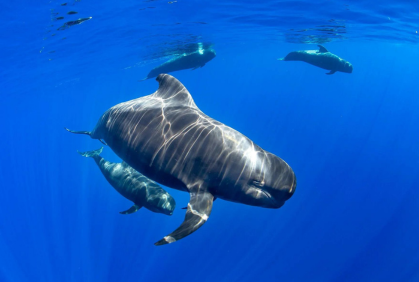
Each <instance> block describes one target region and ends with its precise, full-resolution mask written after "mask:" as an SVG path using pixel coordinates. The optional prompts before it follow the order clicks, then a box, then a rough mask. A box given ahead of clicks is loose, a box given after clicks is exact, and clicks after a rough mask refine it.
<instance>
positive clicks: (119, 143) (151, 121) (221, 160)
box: [74, 74, 297, 245]
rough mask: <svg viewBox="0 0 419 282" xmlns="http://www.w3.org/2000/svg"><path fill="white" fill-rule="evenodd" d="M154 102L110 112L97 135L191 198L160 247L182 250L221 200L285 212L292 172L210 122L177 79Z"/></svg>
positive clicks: (163, 84)
mask: <svg viewBox="0 0 419 282" xmlns="http://www.w3.org/2000/svg"><path fill="white" fill-rule="evenodd" d="M156 80H157V81H158V82H159V89H158V90H157V91H156V92H154V93H153V94H151V95H148V96H145V97H141V98H137V99H134V100H131V101H128V102H125V103H121V104H118V105H116V106H114V107H112V108H110V109H109V110H107V111H106V112H105V113H104V114H103V115H102V117H101V118H100V119H99V121H98V123H97V124H96V127H95V129H94V130H93V131H92V132H88V131H76V132H74V133H80V134H88V135H90V137H91V138H93V139H103V140H105V141H106V142H107V144H108V145H109V147H110V148H111V149H112V150H113V151H114V152H115V153H116V154H117V155H118V156H119V157H120V158H121V159H123V160H124V161H125V162H127V163H128V164H129V165H130V166H132V167H133V168H134V169H136V170H137V171H140V172H141V173H143V174H144V175H146V176H147V177H149V178H150V179H153V180H154V181H157V182H159V183H161V184H163V185H165V186H168V187H171V188H174V189H178V190H181V191H185V192H189V195H190V202H189V204H188V207H187V211H186V215H185V219H184V221H183V223H182V224H181V225H180V226H179V227H178V228H177V229H176V230H175V231H173V232H172V233H171V234H169V235H168V236H166V237H164V238H163V239H162V240H160V241H158V242H157V243H155V245H164V244H168V243H172V242H175V241H177V240H179V239H181V238H183V237H185V236H188V235H189V234H191V233H192V232H194V231H196V230H197V229H198V228H199V227H201V226H202V225H203V224H204V223H205V222H206V221H207V219H208V217H209V215H210V213H211V210H212V204H213V200H214V198H220V199H223V200H227V201H231V202H236V203H242V204H246V205H252V206H259V207H265V208H274V209H277V208H280V207H281V206H282V205H283V204H284V203H285V201H287V200H288V199H289V198H290V197H291V196H292V195H293V193H294V191H295V188H296V185H297V182H296V178H295V174H294V172H293V170H292V169H291V167H290V166H289V165H288V164H287V163H286V162H285V161H283V160H282V159H280V158H279V157H277V156H275V155H273V154H271V153H269V152H267V151H265V150H263V149H262V148H260V147H259V146H258V145H256V144H255V143H253V142H252V141H251V140H250V139H249V138H247V137H246V136H244V135H243V134H241V133H240V132H238V131H236V130H234V129H232V128H231V127H228V126H226V125H224V124H222V123H220V122H218V121H216V120H214V119H212V118H210V117H209V116H207V115H206V114H204V113H203V112H202V111H201V110H199V109H198V107H197V106H196V105H195V102H194V101H193V99H192V96H191V94H189V92H188V90H187V89H186V88H185V86H183V84H182V83H180V82H179V81H178V80H177V79H176V78H174V77H173V76H170V75H167V74H160V75H159V76H158V77H157V79H156Z"/></svg>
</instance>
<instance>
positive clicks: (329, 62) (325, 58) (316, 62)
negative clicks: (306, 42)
mask: <svg viewBox="0 0 419 282" xmlns="http://www.w3.org/2000/svg"><path fill="white" fill-rule="evenodd" d="M318 46H319V50H318V51H317V50H303V51H294V52H291V53H289V54H288V55H286V56H285V57H284V58H281V59H279V60H280V61H302V62H306V63H309V64H311V65H313V66H316V67H319V68H322V69H325V70H330V72H328V73H326V74H334V73H335V72H337V71H340V72H346V73H352V70H353V67H352V64H351V63H349V62H348V61H345V60H344V59H342V58H340V57H338V56H336V55H335V54H332V53H330V52H329V51H327V49H326V48H324V47H323V46H322V45H318Z"/></svg>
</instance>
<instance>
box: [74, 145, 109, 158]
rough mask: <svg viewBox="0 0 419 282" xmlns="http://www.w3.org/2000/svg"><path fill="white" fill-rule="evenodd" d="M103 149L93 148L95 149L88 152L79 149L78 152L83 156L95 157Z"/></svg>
mask: <svg viewBox="0 0 419 282" xmlns="http://www.w3.org/2000/svg"><path fill="white" fill-rule="evenodd" d="M102 151H103V147H102V148H100V149H97V150H93V151H87V152H79V151H77V153H79V154H80V155H82V156H83V157H86V158H93V157H95V156H99V155H100V154H101V153H102Z"/></svg>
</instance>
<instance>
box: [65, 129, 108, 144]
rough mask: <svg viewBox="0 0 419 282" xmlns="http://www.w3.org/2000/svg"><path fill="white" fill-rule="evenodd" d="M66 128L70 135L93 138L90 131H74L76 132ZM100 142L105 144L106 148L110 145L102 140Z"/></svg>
mask: <svg viewBox="0 0 419 282" xmlns="http://www.w3.org/2000/svg"><path fill="white" fill-rule="evenodd" d="M64 128H65V130H67V131H68V132H70V133H74V134H84V135H89V136H90V137H92V136H91V134H92V133H91V132H90V131H74V130H70V129H68V128H67V127H64ZM99 141H100V142H101V143H102V144H103V145H105V146H107V145H108V144H106V142H105V141H103V140H102V139H99Z"/></svg>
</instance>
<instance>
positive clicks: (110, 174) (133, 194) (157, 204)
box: [79, 148, 176, 215]
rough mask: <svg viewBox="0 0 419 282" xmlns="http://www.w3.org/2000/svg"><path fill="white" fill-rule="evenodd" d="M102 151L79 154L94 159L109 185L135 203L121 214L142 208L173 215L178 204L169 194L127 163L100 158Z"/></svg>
mask: <svg viewBox="0 0 419 282" xmlns="http://www.w3.org/2000/svg"><path fill="white" fill-rule="evenodd" d="M102 149H103V148H101V149H98V150H95V151H89V152H84V153H82V152H79V154H80V155H82V156H84V157H91V158H93V159H94V160H95V162H96V164H97V165H98V167H99V169H100V171H101V172H102V174H103V175H104V176H105V178H106V180H107V181H108V182H109V184H111V185H112V187H113V188H115V190H116V191H118V193H119V194H121V195H122V196H124V197H125V198H127V199H128V200H130V201H132V202H133V203H134V205H133V206H132V207H131V208H129V209H128V210H126V211H123V212H120V213H121V214H131V213H134V212H136V211H138V210H139V209H140V208H142V207H145V208H146V209H148V210H150V211H152V212H156V213H163V214H166V215H172V214H173V210H174V209H175V206H176V202H175V200H174V199H173V197H172V196H170V194H169V193H167V192H166V191H165V190H164V189H163V188H161V187H160V186H159V185H158V184H157V183H156V182H154V181H152V180H150V179H148V178H147V177H145V176H144V175H142V174H141V173H139V172H138V171H136V170H135V169H133V168H132V167H130V166H129V165H128V164H126V163H125V162H122V163H112V162H109V161H107V160H105V159H104V158H102V157H101V156H100V153H101V152H102Z"/></svg>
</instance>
